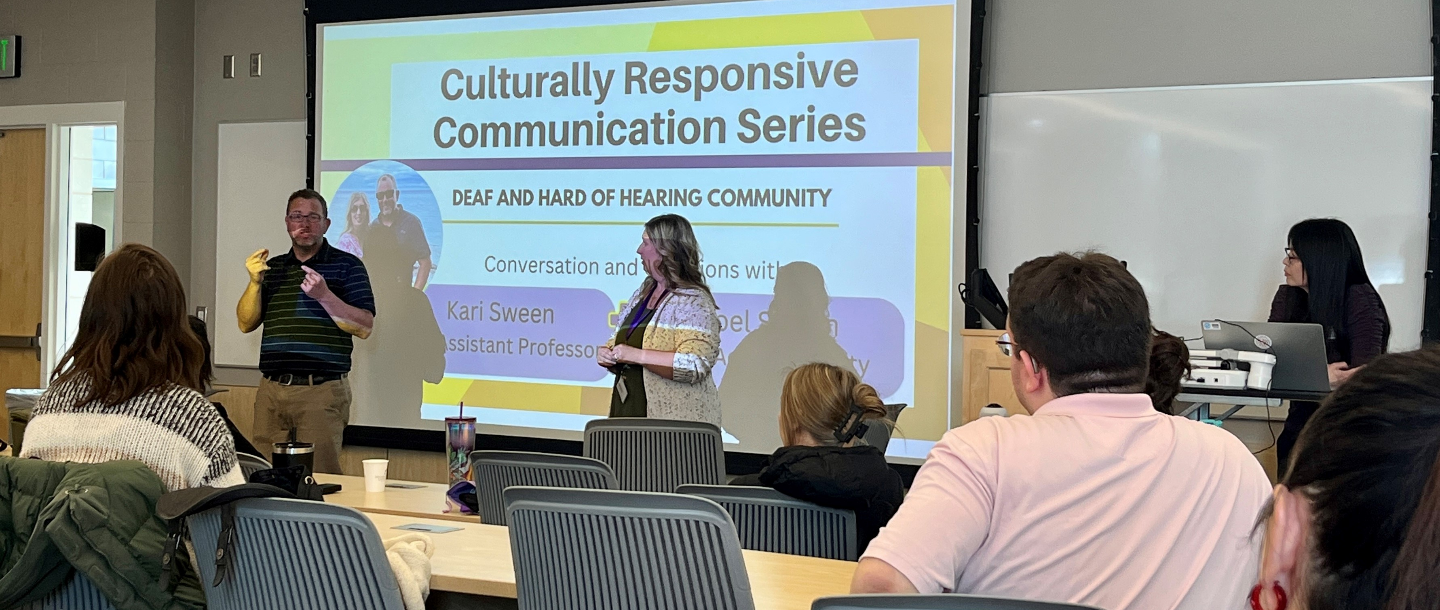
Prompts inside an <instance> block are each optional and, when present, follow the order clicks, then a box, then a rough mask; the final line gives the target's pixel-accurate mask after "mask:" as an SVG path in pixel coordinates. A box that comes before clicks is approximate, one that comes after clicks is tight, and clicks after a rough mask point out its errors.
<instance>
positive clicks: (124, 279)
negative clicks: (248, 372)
mask: <svg viewBox="0 0 1440 610" xmlns="http://www.w3.org/2000/svg"><path fill="white" fill-rule="evenodd" d="M204 361H205V354H204V351H203V348H202V347H201V345H200V340H199V339H198V338H196V337H195V333H194V332H192V331H191V330H190V324H189V322H188V320H187V318H186V315H185V289H184V287H183V286H182V285H181V284H180V276H179V275H177V274H176V273H175V268H174V267H172V266H171V265H170V261H167V260H165V257H164V256H161V255H160V253H159V252H156V251H154V250H152V249H150V248H148V247H145V246H142V245H139V244H125V245H124V246H121V247H120V249H119V250H116V251H115V252H114V253H112V254H111V255H110V256H107V257H105V260H103V261H101V262H100V266H99V267H97V268H96V269H95V275H94V277H92V278H90V289H89V291H88V292H86V294H85V305H84V306H83V307H82V308H81V310H80V329H79V332H77V333H76V334H75V342H74V343H73V344H71V346H70V349H69V350H67V351H66V352H65V355H64V356H63V357H61V358H60V363H59V364H58V365H57V366H56V367H55V371H54V372H53V373H52V375H51V384H52V385H58V384H61V383H65V382H67V381H70V380H71V379H76V378H84V379H86V380H87V381H88V383H89V384H90V393H89V394H88V395H86V396H85V397H84V398H83V399H82V400H81V401H80V404H86V403H89V402H92V401H96V400H98V401H101V402H103V403H104V404H107V405H115V404H119V403H122V402H125V401H127V400H130V399H132V398H134V397H136V396H139V395H140V394H142V393H144V392H146V391H147V390H151V389H154V388H158V387H161V386H164V385H165V384H168V383H173V384H176V385H180V386H184V387H187V388H191V389H193V390H196V391H200V390H202V389H203V388H204V384H203V382H202V380H201V378H200V377H201V367H202V366H203V363H204Z"/></svg>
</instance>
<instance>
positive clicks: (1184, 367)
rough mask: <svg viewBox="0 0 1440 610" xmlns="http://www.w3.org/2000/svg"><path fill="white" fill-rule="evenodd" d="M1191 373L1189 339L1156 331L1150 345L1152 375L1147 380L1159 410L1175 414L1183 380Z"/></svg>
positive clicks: (1146, 386)
mask: <svg viewBox="0 0 1440 610" xmlns="http://www.w3.org/2000/svg"><path fill="white" fill-rule="evenodd" d="M1189 374H1190V348H1188V347H1185V340H1184V339H1181V338H1180V337H1176V336H1175V335H1172V334H1170V333H1167V332H1165V331H1163V330H1157V331H1155V337H1154V338H1153V339H1151V342H1150V373H1149V375H1148V376H1146V377H1145V393H1146V394H1149V395H1150V403H1151V404H1153V405H1155V410H1156V411H1159V412H1161V413H1164V414H1166V415H1175V397H1176V396H1177V395H1179V394H1180V381H1181V380H1182V379H1185V376H1186V375H1189Z"/></svg>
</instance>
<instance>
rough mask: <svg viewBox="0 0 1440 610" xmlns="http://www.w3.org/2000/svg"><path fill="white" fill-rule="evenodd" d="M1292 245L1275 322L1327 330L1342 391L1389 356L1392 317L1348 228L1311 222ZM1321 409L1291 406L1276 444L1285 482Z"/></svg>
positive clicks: (1297, 230) (1333, 378)
mask: <svg viewBox="0 0 1440 610" xmlns="http://www.w3.org/2000/svg"><path fill="white" fill-rule="evenodd" d="M1288 240H1289V245H1288V246H1287V247H1286V248H1285V259H1284V264H1285V285H1284V286H1281V287H1280V290H1279V291H1278V292H1276V293H1275V300H1274V301H1273V302H1271V304H1270V321H1271V322H1308V323H1312V324H1319V325H1321V326H1323V327H1324V329H1325V357H1326V361H1327V362H1329V363H1330V387H1332V388H1333V387H1337V386H1339V385H1340V384H1342V383H1345V380H1347V379H1349V378H1350V376H1351V375H1353V374H1355V371H1356V370H1358V369H1359V368H1360V367H1362V366H1365V364H1366V363H1368V362H1370V361H1371V360H1372V359H1374V358H1375V357H1376V356H1379V355H1380V354H1383V353H1385V345H1386V344H1387V343H1388V342H1389V341H1390V317H1389V315H1387V314H1386V313H1385V303H1384V302H1382V301H1381V300H1380V293H1378V292H1376V291H1375V287H1374V286H1372V285H1371V284H1370V276H1369V275H1367V274H1366V273H1365V260H1364V258H1363V257H1361V255H1360V243H1359V242H1358V241H1356V240H1355V233H1354V232H1353V231H1351V230H1350V226H1349V225H1346V224H1345V223H1344V222H1341V221H1339V220H1336V219H1333V218H1312V219H1310V220H1305V221H1301V222H1300V223H1297V224H1296V225H1295V226H1293V227H1290V236H1289V238H1288ZM1319 406H1320V405H1319V403H1315V402H1307V401H1291V402H1290V416H1289V417H1287V418H1286V419H1285V430H1284V432H1281V433H1280V438H1279V439H1277V440H1276V442H1275V451H1276V453H1277V458H1278V470H1277V471H1276V474H1277V475H1278V476H1280V477H1284V475H1285V472H1286V467H1287V466H1288V465H1289V460H1290V450H1291V449H1292V448H1293V447H1294V446H1295V438H1296V437H1297V436H1299V434H1300V430H1301V429H1302V428H1304V427H1305V422H1307V421H1309V420H1310V416H1311V415H1312V414H1313V413H1315V409H1316V408H1318V407H1319Z"/></svg>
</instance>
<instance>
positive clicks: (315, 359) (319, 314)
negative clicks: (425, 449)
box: [235, 189, 375, 474]
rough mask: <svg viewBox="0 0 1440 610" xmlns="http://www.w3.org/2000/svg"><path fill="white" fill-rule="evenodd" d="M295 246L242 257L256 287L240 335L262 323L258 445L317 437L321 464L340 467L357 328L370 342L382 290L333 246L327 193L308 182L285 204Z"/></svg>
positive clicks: (248, 295)
mask: <svg viewBox="0 0 1440 610" xmlns="http://www.w3.org/2000/svg"><path fill="white" fill-rule="evenodd" d="M285 228H286V229H287V230H288V232H289V233H290V245H291V247H290V252H288V253H286V254H284V255H281V256H277V257H275V258H271V259H269V260H266V257H267V256H269V255H270V252H269V251H268V250H263V249H262V250H259V251H257V252H255V253H254V254H251V255H250V258H247V259H245V268H246V270H247V271H249V272H250V284H249V285H248V286H246V287H245V293H244V294H242V295H240V303H239V304H238V305H236V307H235V315H236V317H237V319H238V320H239V322H240V331H241V332H246V333H248V332H251V331H253V330H255V329H256V328H259V327H260V325H261V323H264V325H265V332H264V335H263V336H262V338H261V341H260V373H261V374H262V375H263V376H264V379H263V380H262V381H261V382H260V388H259V391H258V392H257V393H256V395H255V435H254V436H255V444H256V445H258V446H259V447H260V449H261V450H262V451H263V450H266V449H269V448H272V447H273V446H274V443H277V442H281V441H284V440H286V437H287V436H288V435H289V433H290V431H291V430H294V431H295V432H296V437H297V438H298V439H299V440H301V441H304V442H307V443H314V444H315V471H316V472H327V473H334V474H339V473H340V440H341V435H342V433H343V432H344V430H345V425H346V424H347V423H349V419H350V382H349V381H347V380H346V379H345V377H346V375H347V374H348V373H349V372H350V350H351V347H352V345H351V339H350V337H351V335H354V336H356V337H360V338H361V339H364V338H366V337H368V336H370V330H371V328H373V327H374V324H375V296H374V294H373V293H371V291H370V277H369V275H368V274H366V272H365V265H364V264H362V263H361V262H360V259H358V258H355V256H354V255H352V254H350V253H348V252H345V251H343V250H339V249H336V248H332V247H331V246H330V244H329V242H327V241H326V240H325V231H326V230H328V229H329V228H330V219H329V210H328V209H327V208H326V205H325V198H324V197H321V196H320V193H317V192H315V191H312V190H310V189H301V190H298V191H295V192H294V193H292V194H291V195H290V200H289V202H288V203H287V204H286V206H285Z"/></svg>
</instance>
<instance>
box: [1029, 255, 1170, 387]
mask: <svg viewBox="0 0 1440 610" xmlns="http://www.w3.org/2000/svg"><path fill="white" fill-rule="evenodd" d="M1010 334H1011V337H1012V338H1013V340H1014V341H1015V344H1016V345H1018V346H1019V348H1020V349H1021V350H1023V351H1026V352H1029V354H1030V357H1031V358H1032V359H1034V360H1035V361H1036V362H1038V363H1040V366H1043V367H1045V369H1046V370H1047V371H1049V373H1050V389H1051V390H1053V391H1054V392H1055V395H1056V396H1067V395H1070V394H1080V393H1084V392H1097V391H1110V392H1140V391H1143V390H1144V388H1145V375H1146V372H1147V370H1148V367H1149V364H1150V337H1151V334H1150V303H1149V301H1147V300H1146V299H1145V289H1144V288H1141V287H1140V282H1138V281H1136V280H1135V276H1133V275H1130V272H1129V271H1127V270H1126V269H1125V266H1124V265H1122V264H1121V263H1120V261H1117V260H1115V259H1114V258H1112V257H1109V256H1106V255H1104V254H1100V253H1098V252H1083V253H1080V254H1079V255H1075V254H1069V253H1060V254H1056V255H1054V256H1045V257H1041V258H1037V259H1034V260H1032V261H1029V262H1027V263H1025V264H1022V265H1020V266H1019V267H1016V268H1015V275H1014V277H1013V278H1012V279H1011V280H1010Z"/></svg>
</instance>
